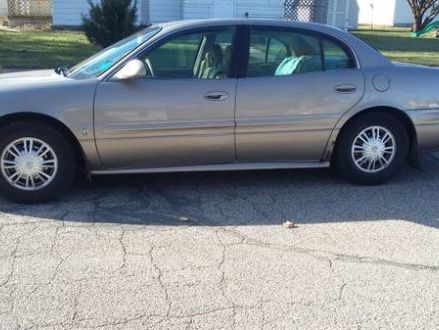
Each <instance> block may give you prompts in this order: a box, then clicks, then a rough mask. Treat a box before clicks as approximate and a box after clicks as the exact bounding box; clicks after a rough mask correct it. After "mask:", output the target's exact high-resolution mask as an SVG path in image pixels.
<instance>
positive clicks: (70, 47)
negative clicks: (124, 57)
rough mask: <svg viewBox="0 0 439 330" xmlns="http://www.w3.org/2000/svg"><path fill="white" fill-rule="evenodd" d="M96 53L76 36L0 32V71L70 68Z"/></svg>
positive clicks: (36, 32)
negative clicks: (10, 69) (1, 69)
mask: <svg viewBox="0 0 439 330" xmlns="http://www.w3.org/2000/svg"><path fill="white" fill-rule="evenodd" d="M96 51H97V48H96V47H94V46H92V45H90V43H89V42H88V41H87V38H86V37H85V36H84V34H83V33H80V32H66V31H50V32H45V31H32V32H27V31H26V32H8V31H0V67H3V68H53V67H57V66H60V65H72V64H75V63H77V62H79V61H81V60H82V59H84V58H86V57H88V56H90V55H92V54H93V53H94V52H96Z"/></svg>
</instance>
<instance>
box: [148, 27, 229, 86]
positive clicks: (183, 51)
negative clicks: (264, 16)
mask: <svg viewBox="0 0 439 330" xmlns="http://www.w3.org/2000/svg"><path fill="white" fill-rule="evenodd" d="M232 39H233V31H232V30H224V31H215V32H200V33H194V34H187V35H183V36H179V37H177V38H175V39H172V40H170V41H168V42H166V43H165V44H163V45H162V46H159V47H158V48H156V49H154V50H152V51H151V52H149V53H148V54H146V55H143V56H141V57H140V60H142V61H143V62H144V63H145V66H146V68H147V72H148V74H147V75H148V77H147V78H157V79H179V78H180V79H223V78H227V76H228V72H229V67H230V58H231V49H232Z"/></svg>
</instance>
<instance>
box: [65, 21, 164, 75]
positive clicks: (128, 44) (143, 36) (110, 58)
mask: <svg viewBox="0 0 439 330" xmlns="http://www.w3.org/2000/svg"><path fill="white" fill-rule="evenodd" d="M159 31H160V28H158V27H150V28H146V29H144V30H142V31H140V32H138V33H136V34H133V35H132V36H129V37H128V38H125V39H123V40H121V41H119V42H117V43H115V44H114V45H112V46H110V47H108V48H105V49H104V50H102V51H100V52H99V53H97V54H95V55H93V56H92V57H90V58H88V59H86V60H85V61H83V62H81V63H79V64H77V65H76V66H74V67H72V68H71V69H70V70H69V74H68V77H69V78H73V79H89V78H95V77H97V76H99V75H100V74H101V73H103V72H105V71H107V70H108V69H109V68H110V67H111V66H112V65H113V64H115V63H117V62H118V61H120V60H121V59H122V58H123V57H124V56H125V55H127V54H128V53H130V52H132V51H133V50H135V49H136V48H137V47H139V46H140V45H141V44H143V43H144V42H145V41H147V40H148V39H150V38H152V37H153V36H154V35H156V34H157V33H158V32H159Z"/></svg>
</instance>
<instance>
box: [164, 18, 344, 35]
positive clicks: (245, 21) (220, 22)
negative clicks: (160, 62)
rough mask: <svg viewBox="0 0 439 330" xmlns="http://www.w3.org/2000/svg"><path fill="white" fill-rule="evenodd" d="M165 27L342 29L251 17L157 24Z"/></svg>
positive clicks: (311, 23) (310, 23)
mask: <svg viewBox="0 0 439 330" xmlns="http://www.w3.org/2000/svg"><path fill="white" fill-rule="evenodd" d="M157 25H158V26H161V27H162V28H166V29H181V28H197V27H209V26H225V25H264V26H274V27H295V28H304V29H311V30H328V31H338V32H343V30H341V29H339V28H337V27H334V26H330V25H325V24H320V23H313V22H297V21H286V20H279V19H277V20H276V19H252V18H211V19H195V20H183V21H173V22H166V23H160V24H157Z"/></svg>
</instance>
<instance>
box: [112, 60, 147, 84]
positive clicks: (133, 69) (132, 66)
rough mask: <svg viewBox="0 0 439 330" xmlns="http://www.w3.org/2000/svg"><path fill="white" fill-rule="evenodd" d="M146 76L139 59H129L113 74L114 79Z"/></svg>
mask: <svg viewBox="0 0 439 330" xmlns="http://www.w3.org/2000/svg"><path fill="white" fill-rule="evenodd" d="M145 77H146V68H145V64H143V63H142V61H141V60H137V59H136V60H131V61H129V62H128V63H126V64H125V65H124V66H123V67H122V69H120V70H119V71H118V72H117V73H116V74H115V75H114V76H113V79H115V80H134V79H143V78H145Z"/></svg>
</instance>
